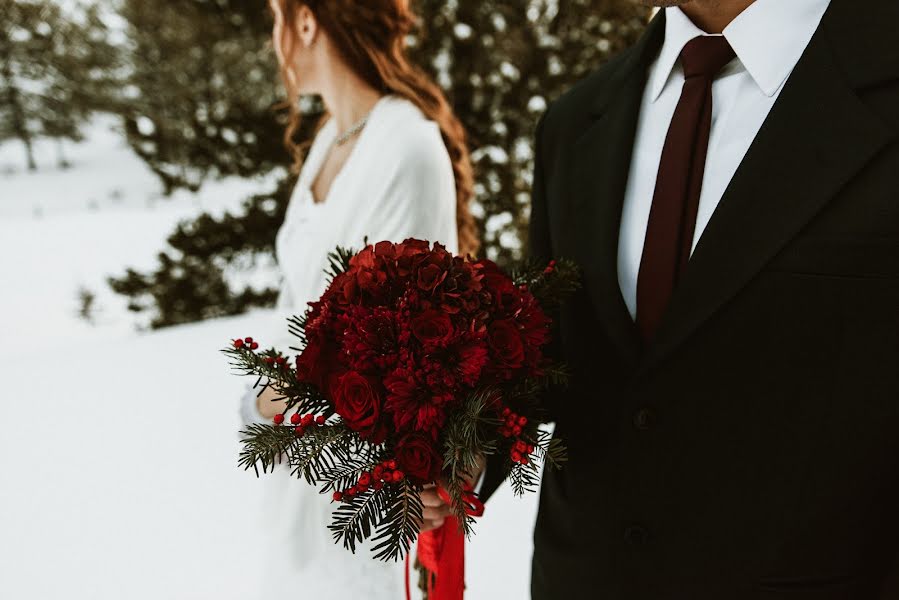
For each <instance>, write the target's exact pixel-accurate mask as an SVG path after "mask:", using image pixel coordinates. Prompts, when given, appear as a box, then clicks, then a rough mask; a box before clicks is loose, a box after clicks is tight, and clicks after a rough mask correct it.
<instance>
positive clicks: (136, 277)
mask: <svg viewBox="0 0 899 600" xmlns="http://www.w3.org/2000/svg"><path fill="white" fill-rule="evenodd" d="M292 187H293V180H292V179H285V180H283V181H281V183H279V184H278V186H277V188H276V189H275V190H274V191H272V192H271V193H263V194H259V195H256V196H253V197H251V198H249V199H248V200H247V201H246V202H245V203H244V206H243V210H242V212H240V213H238V214H232V213H225V214H224V215H223V216H221V217H213V216H211V215H203V216H201V217H199V218H198V219H195V220H193V221H187V222H183V223H181V224H180V225H178V227H177V229H176V230H175V231H174V232H173V233H172V234H171V235H170V236H169V238H168V245H169V247H168V248H167V249H166V250H164V251H163V252H161V253H160V254H159V266H158V267H157V268H156V269H155V270H154V271H152V272H150V273H140V272H138V271H135V270H134V269H128V270H127V271H126V273H125V274H124V275H122V276H119V277H113V278H110V280H109V283H110V285H111V286H112V289H113V290H115V291H116V292H118V293H119V294H123V295H125V296H127V297H128V298H129V309H130V310H132V311H134V312H136V313H144V314H148V315H149V319H148V321H149V322H148V324H149V326H150V327H153V328H157V327H164V326H168V325H177V324H181V323H191V322H194V321H197V320H198V319H209V318H216V317H223V316H229V315H236V314H240V313H242V312H244V311H246V310H247V309H249V308H252V307H260V306H271V305H272V304H274V302H275V300H276V299H277V296H278V292H277V290H276V289H274V288H267V289H261V290H257V289H253V288H251V287H249V286H244V287H242V288H238V289H235V286H234V285H233V284H229V282H228V280H227V273H228V271H229V270H234V269H249V268H253V267H254V266H257V265H260V264H266V263H270V262H271V257H272V256H273V254H274V246H275V234H276V233H277V230H278V227H279V226H280V224H281V223H282V222H283V221H284V214H285V211H286V209H287V200H288V198H289V197H290V192H291V190H292Z"/></svg>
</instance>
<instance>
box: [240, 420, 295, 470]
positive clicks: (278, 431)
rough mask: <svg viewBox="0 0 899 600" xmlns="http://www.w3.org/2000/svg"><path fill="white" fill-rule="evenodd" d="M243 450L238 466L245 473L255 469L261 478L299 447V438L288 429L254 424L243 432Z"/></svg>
mask: <svg viewBox="0 0 899 600" xmlns="http://www.w3.org/2000/svg"><path fill="white" fill-rule="evenodd" d="M241 435H242V436H243V439H242V440H241V443H242V444H243V449H242V450H241V452H240V459H239V462H238V464H239V465H240V466H241V467H243V469H244V470H245V471H248V470H250V469H253V470H254V471H256V476H257V477H258V476H259V469H260V468H261V469H262V472H263V473H268V472H270V471H273V470H274V468H275V465H277V464H280V463H281V462H282V460H283V458H284V456H285V455H287V454H288V453H289V452H290V450H291V448H293V447H294V446H295V445H297V444H298V443H299V442H298V441H297V436H296V435H295V434H294V432H293V431H291V430H290V429H288V428H287V427H277V426H274V425H260V424H254V425H250V426H248V427H247V428H246V429H245V430H243V431H241Z"/></svg>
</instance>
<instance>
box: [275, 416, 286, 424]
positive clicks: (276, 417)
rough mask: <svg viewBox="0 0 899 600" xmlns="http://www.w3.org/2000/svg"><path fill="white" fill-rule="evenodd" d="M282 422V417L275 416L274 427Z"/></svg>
mask: <svg viewBox="0 0 899 600" xmlns="http://www.w3.org/2000/svg"><path fill="white" fill-rule="evenodd" d="M283 422H284V415H275V425H280V424H281V423H283Z"/></svg>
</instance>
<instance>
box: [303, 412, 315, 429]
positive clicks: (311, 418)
mask: <svg viewBox="0 0 899 600" xmlns="http://www.w3.org/2000/svg"><path fill="white" fill-rule="evenodd" d="M314 421H315V417H314V416H312V415H303V425H305V426H306V427H309V426H310V425H312V423H313V422H314Z"/></svg>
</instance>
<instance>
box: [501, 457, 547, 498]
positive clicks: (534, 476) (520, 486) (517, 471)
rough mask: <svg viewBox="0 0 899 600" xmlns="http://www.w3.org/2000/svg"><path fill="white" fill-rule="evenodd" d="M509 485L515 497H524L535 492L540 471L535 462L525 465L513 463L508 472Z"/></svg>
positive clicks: (538, 483) (538, 482)
mask: <svg viewBox="0 0 899 600" xmlns="http://www.w3.org/2000/svg"><path fill="white" fill-rule="evenodd" d="M509 484H510V485H511V487H512V492H513V493H514V494H515V495H516V496H524V495H525V494H530V493H533V492H536V491H537V487H538V486H539V485H540V469H539V465H538V463H537V462H536V461H533V460H532V461H530V462H528V464H526V465H522V464H520V463H515V464H513V465H512V468H511V470H510V471H509Z"/></svg>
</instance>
